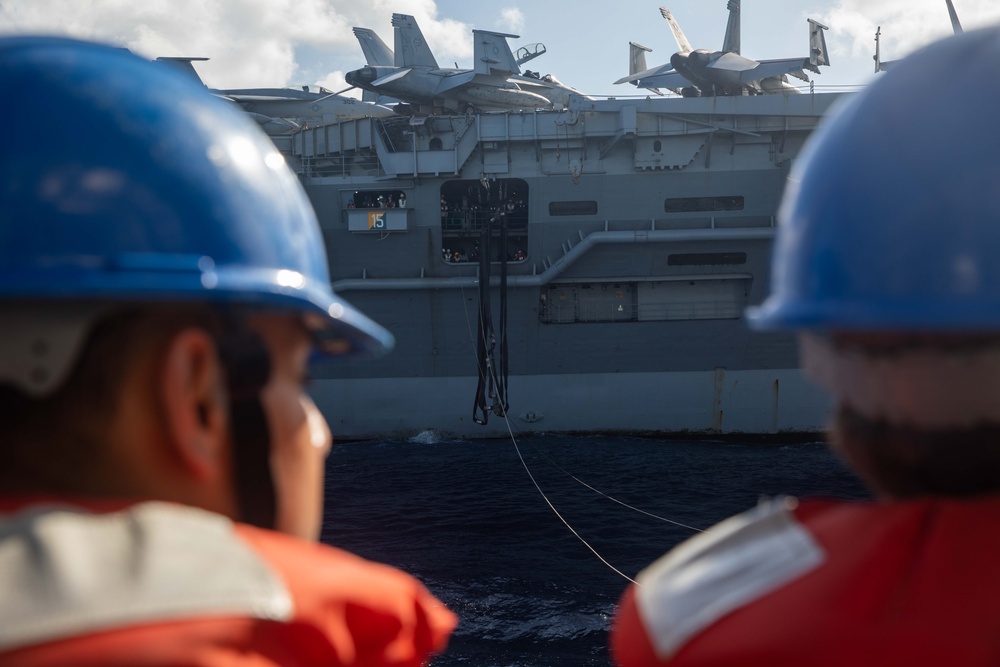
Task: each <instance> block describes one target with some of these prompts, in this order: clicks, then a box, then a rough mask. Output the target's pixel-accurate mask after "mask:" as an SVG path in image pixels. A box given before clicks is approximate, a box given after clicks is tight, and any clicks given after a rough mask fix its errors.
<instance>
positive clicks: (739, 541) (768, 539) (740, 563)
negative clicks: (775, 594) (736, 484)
mask: <svg viewBox="0 0 1000 667" xmlns="http://www.w3.org/2000/svg"><path fill="white" fill-rule="evenodd" d="M795 502H796V501H795V500H794V499H792V498H779V499H775V500H772V501H769V502H766V503H762V504H761V505H758V506H757V507H755V508H754V509H752V510H750V511H748V512H744V513H743V514H740V515H737V516H735V517H732V518H730V519H727V520H726V521H723V522H722V523H720V524H718V525H716V526H714V527H713V528H711V529H710V530H708V531H706V532H704V533H701V534H699V535H697V536H695V537H693V538H691V539H690V540H688V541H686V542H684V543H683V544H681V545H680V546H678V547H677V548H675V549H673V550H672V551H670V552H669V553H668V554H667V555H666V556H664V557H663V558H660V559H659V560H658V561H656V562H655V563H653V564H652V565H651V566H650V567H648V568H646V569H645V570H643V571H642V572H641V573H640V574H639V576H638V577H637V579H636V582H637V584H638V588H637V590H636V604H637V605H638V608H639V615H640V618H642V621H643V625H644V626H645V628H646V634H647V635H648V636H649V637H650V640H651V642H652V644H653V650H654V651H655V652H656V654H657V655H658V656H659V657H660V658H661V659H666V658H668V657H670V656H671V655H673V654H674V653H676V652H677V651H678V650H679V649H680V648H681V647H682V646H683V645H684V644H685V643H686V642H687V641H688V640H689V639H691V638H692V637H693V636H694V635H696V634H698V633H699V632H701V631H702V630H704V629H705V628H707V627H708V626H709V625H711V624H712V623H714V622H715V621H717V620H719V619H720V618H722V617H723V616H725V615H726V614H728V613H730V612H731V611H734V610H736V609H738V608H740V607H742V606H744V605H746V604H748V603H750V602H752V601H754V600H757V599H759V598H761V597H763V596H765V595H767V594H768V593H770V592H771V591H774V590H776V589H777V588H779V587H781V586H783V585H784V584H786V583H788V582H790V581H792V580H794V579H795V578H797V577H799V576H801V575H802V574H804V573H806V572H809V571H810V570H812V569H814V568H816V567H818V566H819V565H820V564H821V563H822V562H823V560H824V553H823V551H822V549H821V548H820V546H819V545H818V544H817V543H816V541H815V540H813V538H812V536H811V535H810V534H809V533H808V532H807V531H806V530H805V528H803V527H802V526H801V525H800V524H799V523H798V522H797V521H796V520H795V516H794V515H793V514H792V513H791V511H790V510H791V509H792V508H794V506H795Z"/></svg>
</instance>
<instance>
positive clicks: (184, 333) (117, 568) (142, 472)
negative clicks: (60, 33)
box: [0, 37, 455, 667]
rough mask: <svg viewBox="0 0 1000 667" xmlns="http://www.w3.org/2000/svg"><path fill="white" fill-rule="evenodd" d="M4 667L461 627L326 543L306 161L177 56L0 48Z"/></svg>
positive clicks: (338, 309) (337, 339) (315, 241)
mask: <svg viewBox="0 0 1000 667" xmlns="http://www.w3.org/2000/svg"><path fill="white" fill-rule="evenodd" d="M0 63H2V67H0V89H2V90H3V91H4V93H5V97H4V112H5V118H8V119H17V122H6V123H2V124H0V146H2V148H0V433H2V437H0V591H2V594H0V665H3V666H4V667H22V666H27V665H30V666H32V667H46V666H52V667H54V666H57V665H59V666H66V665H72V666H73V667H84V666H86V667H97V666H103V667H108V666H111V667H114V666H120V667H124V666H126V665H130V666H134V665H144V666H146V667H155V666H158V665H164V666H165V665H199V666H203V667H210V666H213V665H226V666H227V667H235V666H237V665H254V666H255V667H263V666H265V665H271V666H274V665H345V666H346V665H352V666H357V667H360V666H362V665H373V666H394V667H403V666H406V667H417V666H419V665H422V664H424V663H425V662H426V660H427V659H428V657H429V656H430V655H431V654H433V653H435V652H438V651H441V650H442V649H443V648H444V646H445V643H446V641H447V638H448V636H449V634H450V633H451V631H452V629H453V627H454V625H455V617H454V615H453V614H452V613H451V612H450V611H448V610H447V609H446V608H445V607H444V606H443V605H442V604H441V603H440V602H439V601H438V600H437V599H436V598H434V597H433V596H432V595H431V593H430V592H429V591H427V589H426V588H425V587H424V586H423V585H422V584H421V583H420V582H419V581H417V580H416V579H415V578H413V577H411V576H410V575H408V574H405V573H403V572H401V571H399V570H396V569H394V568H391V567H388V566H386V565H381V564H378V563H373V562H370V561H367V560H364V559H362V558H360V557H357V556H354V555H352V554H349V553H346V552H344V551H340V550H338V549H334V548H332V547H327V546H322V545H320V544H317V543H316V538H317V537H318V535H319V529H320V523H321V518H322V502H323V480H324V469H325V468H324V461H325V458H326V455H327V453H328V452H329V450H330V446H331V437H330V432H329V429H328V427H327V424H326V421H325V420H324V418H323V416H322V415H321V414H320V413H319V411H318V410H317V408H316V406H315V405H314V404H313V402H312V401H311V400H310V398H309V397H308V396H307V394H306V393H305V390H304V384H303V383H304V380H305V377H306V374H307V364H308V362H309V360H310V359H311V358H312V357H313V356H314V355H318V356H343V355H351V354H359V353H363V354H378V353H380V352H382V351H385V350H386V349H388V348H389V347H391V345H392V336H391V335H390V334H389V333H388V332H387V331H385V330H384V329H383V328H382V327H380V326H379V325H377V324H376V323H374V322H372V321H371V320H369V319H368V318H367V317H365V316H364V315H363V314H361V313H360V312H359V311H357V310H355V309H354V308H353V307H351V306H350V305H349V304H348V303H346V302H345V301H343V300H342V299H341V298H340V297H339V296H338V295H336V294H335V293H334V292H332V291H331V289H330V279H329V271H328V266H327V257H326V254H325V251H324V244H323V240H322V236H321V233H320V230H319V226H318V224H317V222H316V217H315V215H314V213H313V210H312V208H311V206H310V203H309V201H308V199H307V198H306V195H305V192H304V191H303V189H302V187H301V185H300V184H299V182H298V179H297V178H296V176H295V174H294V173H292V171H291V170H290V169H289V168H288V167H287V166H286V165H285V163H284V160H283V159H282V156H281V154H280V153H278V152H277V151H276V150H275V149H274V146H273V144H271V142H270V140H269V139H268V138H267V136H266V135H264V134H263V132H261V131H260V130H259V129H258V128H257V126H256V124H255V123H254V122H253V121H252V120H250V119H249V117H247V116H246V115H245V114H244V113H243V112H242V111H239V110H237V109H235V108H234V107H232V106H231V105H229V104H228V103H224V102H222V101H220V100H218V99H217V98H215V97H214V96H212V95H210V94H209V93H207V92H206V90H205V88H204V86H201V85H198V84H196V83H193V82H192V81H190V80H189V79H188V78H187V77H185V76H183V75H182V74H180V73H176V72H175V71H174V70H173V69H171V68H168V67H165V66H163V65H162V64H158V63H153V62H149V61H147V60H144V59H142V58H139V57H137V56H135V55H133V54H130V53H128V52H127V51H125V50H122V49H116V48H111V47H105V46H99V45H95V44H89V43H85V42H79V41H74V40H67V39H56V38H40V37H15V38H6V39H0Z"/></svg>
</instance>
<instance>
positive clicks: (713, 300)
mask: <svg viewBox="0 0 1000 667" xmlns="http://www.w3.org/2000/svg"><path fill="white" fill-rule="evenodd" d="M749 293H750V277H749V276H739V275H730V276H719V277H714V276H713V277H710V276H699V277H690V278H679V279H676V280H657V281H643V282H586V283H553V284H551V285H547V286H546V287H543V288H542V291H541V295H540V296H539V309H538V317H539V320H540V321H541V322H542V323H543V324H579V323H587V322H594V323H596V322H657V321H671V320H727V319H738V318H739V317H741V316H742V314H743V310H744V309H745V308H746V306H747V299H748V296H749Z"/></svg>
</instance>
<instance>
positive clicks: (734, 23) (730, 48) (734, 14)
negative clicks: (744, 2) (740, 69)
mask: <svg viewBox="0 0 1000 667" xmlns="http://www.w3.org/2000/svg"><path fill="white" fill-rule="evenodd" d="M727 9H729V23H727V24H726V37H725V39H723V40H722V52H723V53H735V54H737V55H739V53H740V0H729V5H728V7H727Z"/></svg>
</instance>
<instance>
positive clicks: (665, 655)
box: [611, 496, 1000, 667]
mask: <svg viewBox="0 0 1000 667" xmlns="http://www.w3.org/2000/svg"><path fill="white" fill-rule="evenodd" d="M998 562H1000V497H998V496H989V497H983V498H980V499H973V500H964V501H960V500H944V499H934V500H926V501H919V502H905V503H903V502H900V503H886V504H875V503H845V502H834V501H818V500H817V501H806V502H802V503H795V502H790V501H782V502H779V503H776V504H775V505H772V506H770V507H765V508H763V509H761V508H758V509H755V510H752V511H751V512H750V513H748V514H744V515H741V516H738V517H734V518H733V519H730V520H729V521H727V522H723V523H722V524H720V525H719V526H717V527H715V528H713V529H712V530H710V531H708V532H707V533H703V534H702V535H699V536H697V537H695V538H693V539H692V540H691V541H689V542H688V543H685V544H683V545H681V546H680V547H678V549H676V550H674V551H673V552H671V553H669V554H667V555H666V556H664V557H663V558H662V559H660V560H659V561H657V562H656V563H655V564H653V565H652V566H650V568H648V569H647V570H645V571H644V572H643V573H642V574H640V576H639V577H638V578H637V582H638V585H633V586H631V587H630V588H629V589H628V590H627V591H626V592H625V594H624V596H623V598H622V600H621V604H620V606H619V609H618V612H617V614H616V618H615V621H614V625H613V628H612V635H611V650H612V655H613V658H614V661H615V663H616V664H617V665H619V666H620V667H637V666H640V665H642V666H652V665H667V664H670V665H678V666H680V665H740V666H744V667H753V666H756V665H760V666H762V667H763V666H765V665H766V666H767V667H782V666H785V665H796V666H804V665H809V666H813V667H815V666H819V667H822V666H826V665H830V666H833V665H837V666H844V665H851V666H857V665H872V666H876V665H877V666H879V667H887V666H893V665H900V666H903V665H905V666H907V667H914V666H921V665H935V666H939V665H1000V566H998Z"/></svg>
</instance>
